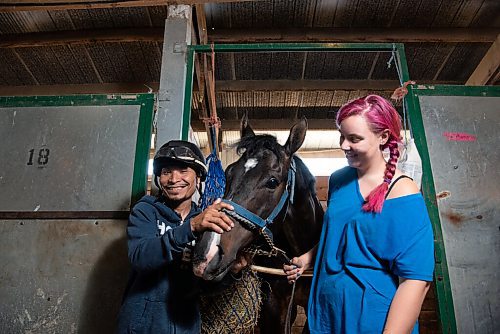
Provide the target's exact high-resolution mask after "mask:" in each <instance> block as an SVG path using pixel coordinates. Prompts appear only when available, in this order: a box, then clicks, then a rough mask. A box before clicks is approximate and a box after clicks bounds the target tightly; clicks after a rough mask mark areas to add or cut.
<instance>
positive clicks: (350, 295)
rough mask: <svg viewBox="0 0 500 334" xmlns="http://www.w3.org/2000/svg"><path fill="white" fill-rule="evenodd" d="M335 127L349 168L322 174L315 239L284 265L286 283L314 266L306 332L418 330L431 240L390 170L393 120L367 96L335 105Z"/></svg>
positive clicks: (411, 197)
mask: <svg viewBox="0 0 500 334" xmlns="http://www.w3.org/2000/svg"><path fill="white" fill-rule="evenodd" d="M337 127H338V128H339V131H340V134H341V137H340V146H341V149H342V150H343V151H344V152H345V155H346V157H347V161H348V164H349V166H348V167H345V168H343V169H341V170H339V171H336V172H335V173H333V174H332V175H331V176H330V180H329V191H328V209H327V212H326V214H325V218H324V224H323V231H322V234H321V238H320V241H319V244H318V245H317V247H315V248H313V249H312V250H310V251H309V252H307V253H305V254H303V255H301V256H300V257H296V258H294V259H293V260H292V265H289V266H288V265H287V266H284V270H285V272H286V274H287V276H288V280H289V281H290V282H293V281H295V280H296V279H298V278H299V277H300V275H301V274H302V273H303V271H304V270H306V269H308V268H310V267H311V266H312V264H314V277H313V280H312V287H311V293H310V296H309V307H308V312H307V313H308V325H309V329H310V332H311V333H418V323H417V319H418V315H419V313H420V308H421V306H422V302H423V300H424V298H425V295H426V293H427V291H428V289H429V286H430V282H431V281H432V278H433V271H434V248H433V244H434V238H433V233H432V226H431V223H430V220H429V216H428V214H427V209H426V207H425V203H424V199H423V197H422V195H421V194H420V192H419V189H418V187H417V186H416V184H415V183H414V182H413V180H411V179H410V178H409V177H407V176H405V175H402V173H401V172H400V171H399V170H398V169H397V168H396V163H397V160H398V157H399V151H398V143H400V142H401V137H400V132H401V119H400V117H399V115H398V113H397V112H396V110H395V109H394V107H393V106H392V105H391V103H390V102H388V101H387V100H385V99H384V98H382V97H380V96H377V95H368V96H366V97H363V98H359V99H357V100H354V101H351V102H349V103H348V104H346V105H344V106H343V107H342V108H340V110H339V112H338V114H337ZM386 148H387V149H388V150H389V153H390V154H389V159H388V161H386V160H385V159H384V156H383V151H384V150H385V149H386Z"/></svg>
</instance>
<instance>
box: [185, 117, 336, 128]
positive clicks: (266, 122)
mask: <svg viewBox="0 0 500 334" xmlns="http://www.w3.org/2000/svg"><path fill="white" fill-rule="evenodd" d="M297 122H298V120H297V119H292V118H290V119H251V120H250V124H251V125H252V129H254V130H290V128H291V127H292V126H293V125H294V124H295V123H297ZM191 126H192V128H193V130H194V131H204V130H205V126H204V124H203V122H201V121H200V120H191ZM307 128H308V129H309V130H334V129H336V126H335V120H334V119H333V118H332V119H330V118H326V119H308V120H307ZM221 130H222V131H230V130H233V131H239V130H240V120H223V121H222V127H221Z"/></svg>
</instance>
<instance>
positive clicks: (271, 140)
mask: <svg viewBox="0 0 500 334" xmlns="http://www.w3.org/2000/svg"><path fill="white" fill-rule="evenodd" d="M261 149H268V150H270V151H271V152H273V153H274V154H275V155H276V157H277V158H278V162H279V161H281V159H282V156H283V146H281V145H280V144H279V143H278V141H277V140H276V137H274V136H272V135H267V134H262V135H255V136H248V137H243V138H241V139H240V141H239V142H238V143H237V147H236V152H237V153H238V154H239V155H242V154H243V153H245V152H246V153H247V154H249V155H252V154H253V152H255V151H257V150H261ZM293 157H294V160H295V165H296V168H297V171H298V173H299V174H301V175H302V177H303V178H304V185H305V187H306V189H308V190H309V191H310V192H311V194H312V195H313V196H315V195H316V186H315V184H316V179H315V178H314V176H313V175H312V174H311V172H310V171H309V169H308V168H307V166H306V165H305V164H304V162H303V161H302V160H301V159H300V158H299V157H298V156H296V155H294V156H293Z"/></svg>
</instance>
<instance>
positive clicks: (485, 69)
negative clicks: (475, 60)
mask: <svg viewBox="0 0 500 334" xmlns="http://www.w3.org/2000/svg"><path fill="white" fill-rule="evenodd" d="M499 67H500V34H499V35H498V36H497V38H496V41H495V42H493V44H492V45H491V47H490V48H489V50H488V52H486V55H485V56H484V57H483V59H482V60H481V62H480V63H479V65H478V66H477V67H476V69H475V70H474V72H473V73H472V75H471V76H470V77H469V79H468V80H467V82H466V83H465V85H466V86H482V85H493V84H495V82H496V80H497V79H498V71H499Z"/></svg>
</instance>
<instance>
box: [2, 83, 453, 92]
mask: <svg viewBox="0 0 500 334" xmlns="http://www.w3.org/2000/svg"><path fill="white" fill-rule="evenodd" d="M277 81H278V82H277V83H275V80H259V81H255V82H252V84H251V85H249V86H248V89H249V90H250V91H252V90H256V91H262V90H268V91H273V90H278V91H279V90H286V91H305V90H315V91H325V90H327V91H328V90H345V91H351V90H370V91H392V90H394V87H396V86H395V85H397V84H398V82H397V81H395V80H394V81H392V80H380V81H376V80H308V81H307V82H308V83H307V84H302V85H301V81H293V80H289V81H288V83H287V85H286V86H285V85H283V81H287V80H277ZM231 82H232V81H217V83H216V87H215V88H216V92H217V93H224V92H231V91H233V92H238V91H241V92H243V91H245V90H243V89H242V88H243V86H244V85H246V83H245V81H243V83H244V84H242V83H241V82H238V81H235V84H234V86H232V84H231ZM294 82H295V83H296V85H295V86H293V85H292V84H293V83H294ZM326 83H328V84H326ZM418 83H419V84H434V85H437V84H450V85H458V84H461V83H460V82H455V81H427V82H418ZM158 87H159V83H158V82H146V83H141V82H129V83H127V82H124V83H102V84H65V85H30V86H0V96H14V95H23V96H26V95H54V94H56V95H69V94H108V93H116V94H127V93H132V94H134V93H157V92H158ZM197 90H199V89H198V85H197V84H195V85H194V86H193V92H195V91H197Z"/></svg>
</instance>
